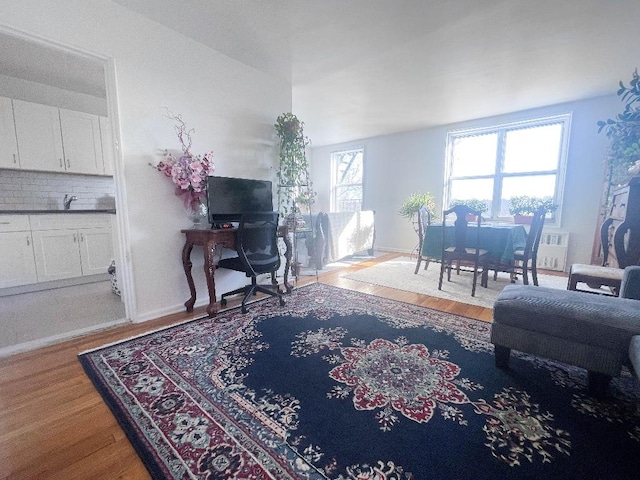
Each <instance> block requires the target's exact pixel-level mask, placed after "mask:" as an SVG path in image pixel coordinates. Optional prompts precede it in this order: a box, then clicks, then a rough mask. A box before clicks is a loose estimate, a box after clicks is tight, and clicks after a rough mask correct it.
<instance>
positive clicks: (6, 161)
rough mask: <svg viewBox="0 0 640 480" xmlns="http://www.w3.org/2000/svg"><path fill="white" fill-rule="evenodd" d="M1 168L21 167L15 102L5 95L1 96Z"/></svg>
mask: <svg viewBox="0 0 640 480" xmlns="http://www.w3.org/2000/svg"><path fill="white" fill-rule="evenodd" d="M0 168H20V157H19V156H18V141H17V140H16V128H15V125H14V123H13V104H12V103H11V99H10V98H5V97H0Z"/></svg>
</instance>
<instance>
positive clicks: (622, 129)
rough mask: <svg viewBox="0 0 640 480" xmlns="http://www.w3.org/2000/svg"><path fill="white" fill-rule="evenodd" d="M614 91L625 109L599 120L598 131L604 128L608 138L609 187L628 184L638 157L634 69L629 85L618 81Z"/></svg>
mask: <svg viewBox="0 0 640 480" xmlns="http://www.w3.org/2000/svg"><path fill="white" fill-rule="evenodd" d="M616 93H617V95H618V96H619V97H620V100H621V101H622V102H623V103H624V110H623V111H622V113H619V114H618V115H616V117H615V118H609V119H607V120H600V121H599V122H598V133H600V132H603V131H604V132H605V134H606V135H607V138H608V139H609V140H611V144H610V145H609V151H608V152H607V157H606V163H607V172H606V175H607V183H608V188H609V189H610V188H611V187H612V186H615V185H618V184H624V183H627V181H628V180H629V177H630V176H631V175H630V174H629V171H628V170H629V168H630V167H631V166H632V165H633V164H634V163H635V162H636V161H637V160H640V149H639V148H638V145H639V144H640V76H639V75H638V69H637V68H636V69H635V71H634V72H633V75H632V78H631V81H630V82H629V86H628V87H627V86H625V84H624V83H622V81H621V82H620V84H619V88H618V91H617V92H616Z"/></svg>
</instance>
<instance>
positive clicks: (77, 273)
mask: <svg viewBox="0 0 640 480" xmlns="http://www.w3.org/2000/svg"><path fill="white" fill-rule="evenodd" d="M32 235H33V246H34V254H35V259H36V271H37V276H38V282H47V281H49V280H60V279H63V278H72V277H81V276H82V265H81V263H80V247H79V240H78V231H77V230H43V231H34V232H32Z"/></svg>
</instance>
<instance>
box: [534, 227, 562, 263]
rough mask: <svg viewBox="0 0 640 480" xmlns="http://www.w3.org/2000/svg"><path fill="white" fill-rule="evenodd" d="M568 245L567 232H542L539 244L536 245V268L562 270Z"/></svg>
mask: <svg viewBox="0 0 640 480" xmlns="http://www.w3.org/2000/svg"><path fill="white" fill-rule="evenodd" d="M568 245H569V233H567V232H553V233H545V232H542V237H541V239H540V245H539V246H538V262H537V263H536V265H537V266H538V268H541V269H544V270H558V271H560V272H563V271H564V267H565V263H566V261H567V247H568Z"/></svg>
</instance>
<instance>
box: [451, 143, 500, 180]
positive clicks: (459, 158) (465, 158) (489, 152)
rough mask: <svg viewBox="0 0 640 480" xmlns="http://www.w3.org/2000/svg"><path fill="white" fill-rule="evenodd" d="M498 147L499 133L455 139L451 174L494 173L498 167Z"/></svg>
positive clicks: (456, 175) (457, 175) (458, 175)
mask: <svg viewBox="0 0 640 480" xmlns="http://www.w3.org/2000/svg"><path fill="white" fill-rule="evenodd" d="M497 148H498V134H497V133H488V134H484V135H473V136H470V137H458V138H456V139H454V141H453V150H452V154H453V164H452V167H451V176H453V177H461V176H465V177H466V176H471V175H492V174H493V173H494V172H495V169H496V152H497Z"/></svg>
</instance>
